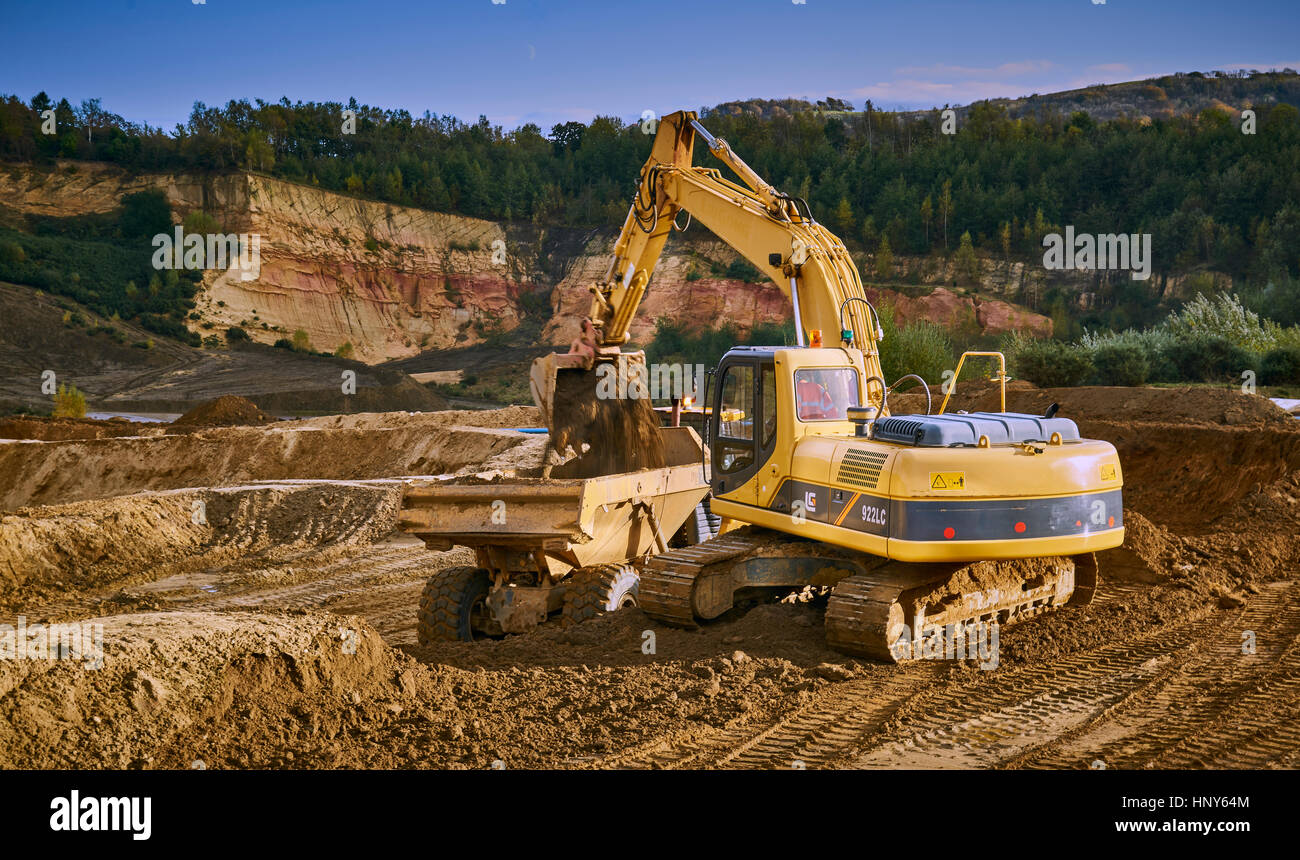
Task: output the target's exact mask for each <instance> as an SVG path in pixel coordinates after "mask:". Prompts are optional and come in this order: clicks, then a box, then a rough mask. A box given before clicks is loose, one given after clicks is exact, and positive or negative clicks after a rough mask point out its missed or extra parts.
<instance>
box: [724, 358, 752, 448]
mask: <svg viewBox="0 0 1300 860" xmlns="http://www.w3.org/2000/svg"><path fill="white" fill-rule="evenodd" d="M715 452H716V457H717V462H716V463H715V466H716V468H717V469H718V471H720V472H728V473H729V472H740V471H743V470H744V469H747V468H749V467H750V466H752V465H754V368H753V366H752V365H748V364H733V365H732V366H731V367H729V368H727V374H726V376H725V377H724V378H723V380H722V410H721V413H720V414H719V415H718V440H717V445H716V448H715Z"/></svg>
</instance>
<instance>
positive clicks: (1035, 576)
mask: <svg viewBox="0 0 1300 860" xmlns="http://www.w3.org/2000/svg"><path fill="white" fill-rule="evenodd" d="M1096 585H1097V562H1096V557H1095V555H1093V554H1092V553H1087V554H1083V555H1078V556H1074V557H1064V556H1049V557H1045V558H1027V559H1010V560H1004V561H979V562H970V563H947V564H941V563H929V564H925V563H909V562H897V561H890V560H888V559H884V558H880V557H879V556H873V555H870V554H868V553H860V552H854V551H853V550H847V549H844V548H841V547H836V546H833V545H829V544H825V543H822V542H818V541H811V540H801V539H797V538H791V537H790V536H789V535H786V534H783V533H781V532H776V531H772V530H769V529H762V528H757V527H754V526H747V527H744V528H740V529H737V530H735V531H732V532H728V533H727V534H724V535H721V536H719V537H716V538H713V539H712V540H709V541H706V542H704V543H701V544H697V545H694V546H688V547H682V548H680V549H674V550H671V551H669V552H667V553H665V554H663V555H659V556H656V557H654V558H652V559H650V560H649V561H648V562H647V563H646V565H645V567H644V568H643V570H642V572H641V608H642V609H643V610H644V611H645V612H646V614H648V615H649V616H650V617H651V618H654V619H655V620H656V621H660V622H663V623H665V624H669V625H672V626H674V627H685V628H693V627H696V626H698V625H699V624H700V623H702V622H705V621H709V620H712V619H715V618H718V617H719V616H721V615H723V614H724V613H726V612H727V611H729V610H730V609H732V608H733V607H734V606H736V605H737V604H738V603H739V602H740V601H741V600H743V599H744V598H745V597H747V596H759V595H762V594H780V593H786V592H790V591H791V590H796V589H801V588H806V587H813V588H822V589H826V590H829V600H828V602H827V606H826V641H827V644H829V645H830V646H831V647H832V648H834V649H835V650H837V651H842V652H844V653H846V654H854V655H858V656H862V657H870V658H872V659H876V660H883V661H893V662H898V661H902V660H909V659H922V658H924V657H927V656H931V655H933V654H936V653H938V654H945V653H951V652H952V651H953V650H954V645H959V644H960V643H962V642H966V641H970V637H968V636H967V635H966V634H967V631H968V630H970V628H973V627H976V626H979V625H985V626H993V625H1003V624H1009V623H1012V622H1015V621H1020V620H1023V619H1025V618H1030V617H1033V616H1034V615H1038V614H1039V613H1042V612H1045V611H1048V610H1051V609H1056V608H1060V607H1062V606H1066V605H1072V606H1083V605H1087V604H1088V603H1090V602H1091V601H1092V596H1093V593H1094V591H1095V590H1096ZM970 656H972V657H973V656H974V654H973V653H972V654H971V655H970Z"/></svg>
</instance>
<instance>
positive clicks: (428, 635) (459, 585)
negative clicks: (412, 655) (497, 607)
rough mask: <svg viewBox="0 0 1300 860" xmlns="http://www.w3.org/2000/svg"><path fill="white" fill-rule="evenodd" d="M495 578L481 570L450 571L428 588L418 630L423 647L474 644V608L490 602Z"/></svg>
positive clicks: (440, 573)
mask: <svg viewBox="0 0 1300 860" xmlns="http://www.w3.org/2000/svg"><path fill="white" fill-rule="evenodd" d="M490 586H491V578H490V577H489V576H488V572H487V571H486V570H484V569H483V568H481V567H449V568H447V569H446V570H440V571H438V572H437V573H435V574H434V575H433V576H431V577H429V581H428V582H426V583H425V584H424V593H423V594H421V595H420V616H419V621H418V623H417V624H416V627H415V635H416V639H417V640H418V641H419V643H420V644H421V645H428V644H430V643H432V642H456V641H460V642H472V641H473V640H474V631H473V629H472V628H471V627H470V617H471V613H472V612H473V609H474V605H475V604H476V603H478V602H480V601H482V600H485V599H486V598H487V594H488V588H489V587H490Z"/></svg>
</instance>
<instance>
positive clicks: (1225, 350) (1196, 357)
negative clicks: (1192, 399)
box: [1165, 335, 1257, 382]
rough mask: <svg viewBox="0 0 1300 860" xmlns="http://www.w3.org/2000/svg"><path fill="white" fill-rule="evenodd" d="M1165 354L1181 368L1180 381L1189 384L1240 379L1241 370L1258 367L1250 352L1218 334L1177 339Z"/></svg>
mask: <svg viewBox="0 0 1300 860" xmlns="http://www.w3.org/2000/svg"><path fill="white" fill-rule="evenodd" d="M1165 354H1166V355H1167V356H1168V357H1169V360H1170V361H1171V362H1172V363H1173V365H1174V367H1176V368H1177V369H1178V378H1179V379H1181V380H1184V381H1188V382H1197V381H1199V382H1223V381H1224V380H1225V379H1234V380H1235V379H1240V378H1241V373H1242V371H1245V370H1249V369H1251V368H1252V367H1255V366H1256V364H1257V362H1256V360H1255V356H1253V355H1252V354H1251V353H1249V352H1247V351H1246V350H1244V349H1242V348H1241V347H1239V346H1236V345H1235V344H1233V343H1231V342H1230V341H1228V340H1227V338H1223V337H1219V336H1218V335H1193V336H1192V337H1187V338H1180V339H1177V340H1175V341H1174V342H1173V343H1171V344H1170V345H1169V346H1168V347H1167V348H1166V349H1165Z"/></svg>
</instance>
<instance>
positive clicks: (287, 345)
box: [271, 337, 293, 349]
mask: <svg viewBox="0 0 1300 860" xmlns="http://www.w3.org/2000/svg"><path fill="white" fill-rule="evenodd" d="M271 345H272V346H273V347H275V348H276V349H293V341H291V340H289V338H287V337H282V338H280V339H279V340H277V341H276V342H275V343H273V344H271Z"/></svg>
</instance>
